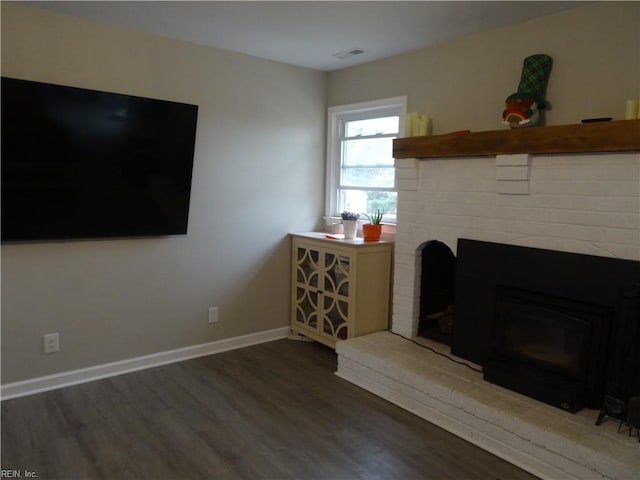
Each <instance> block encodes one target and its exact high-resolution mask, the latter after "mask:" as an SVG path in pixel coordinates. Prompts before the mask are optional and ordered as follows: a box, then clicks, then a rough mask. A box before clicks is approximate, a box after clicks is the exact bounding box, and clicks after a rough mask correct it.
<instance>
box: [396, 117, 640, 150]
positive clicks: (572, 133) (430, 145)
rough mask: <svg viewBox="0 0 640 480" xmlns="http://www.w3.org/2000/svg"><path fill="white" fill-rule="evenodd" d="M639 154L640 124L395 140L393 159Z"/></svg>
mask: <svg viewBox="0 0 640 480" xmlns="http://www.w3.org/2000/svg"><path fill="white" fill-rule="evenodd" d="M634 150H638V151H640V120H618V121H615V122H597V123H579V124H575V125H556V126H549V127H528V128H516V129H505V130H492V131H487V132H472V133H468V134H454V133H452V134H447V135H434V136H428V137H410V138H397V139H395V140H394V141H393V157H394V158H442V157H471V156H473V157H482V156H495V155H504V154H513V153H532V154H545V153H586V152H624V151H634Z"/></svg>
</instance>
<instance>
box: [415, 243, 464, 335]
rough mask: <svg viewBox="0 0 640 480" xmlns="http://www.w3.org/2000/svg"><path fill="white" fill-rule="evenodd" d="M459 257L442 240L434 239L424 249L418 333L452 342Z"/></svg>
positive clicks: (422, 254) (422, 253)
mask: <svg viewBox="0 0 640 480" xmlns="http://www.w3.org/2000/svg"><path fill="white" fill-rule="evenodd" d="M455 282H456V257H455V255H454V254H453V252H452V251H451V249H450V248H449V247H448V246H447V245H446V244H445V243H443V242H440V241H438V240H431V241H429V242H427V243H425V244H424V246H423V247H422V250H421V271H420V317H419V323H418V335H420V336H422V337H426V338H430V339H431V340H435V341H437V342H440V343H444V344H446V345H451V332H452V328H453V299H454V295H455Z"/></svg>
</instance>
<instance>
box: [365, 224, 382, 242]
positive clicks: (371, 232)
mask: <svg viewBox="0 0 640 480" xmlns="http://www.w3.org/2000/svg"><path fill="white" fill-rule="evenodd" d="M381 233H382V225H380V224H378V225H372V224H370V223H364V224H363V225H362V237H363V238H364V241H365V242H377V241H378V240H380V234H381Z"/></svg>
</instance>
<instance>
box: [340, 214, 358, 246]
mask: <svg viewBox="0 0 640 480" xmlns="http://www.w3.org/2000/svg"><path fill="white" fill-rule="evenodd" d="M340 215H341V216H342V226H343V229H344V238H346V239H350V238H356V231H357V230H358V219H359V218H360V214H359V213H354V212H347V211H344V212H342V213H341V214H340Z"/></svg>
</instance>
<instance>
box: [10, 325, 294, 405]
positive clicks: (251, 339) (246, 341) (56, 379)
mask: <svg viewBox="0 0 640 480" xmlns="http://www.w3.org/2000/svg"><path fill="white" fill-rule="evenodd" d="M289 333H290V330H289V327H280V328H275V329H273V330H265V331H262V332H257V333H250V334H248V335H241V336H239V337H233V338H227V339H224V340H217V341H215V342H209V343H202V344H200V345H193V346H190V347H184V348H178V349H176V350H168V351H166V352H159V353H154V354H151V355H145V356H142V357H135V358H129V359H127V360H120V361H117V362H112V363H105V364H102V365H96V366H93V367H88V368H82V369H79V370H71V371H69V372H62V373H56V374H54V375H47V376H44V377H37V378H32V379H29V380H23V381H20V382H14V383H7V384H5V385H0V399H1V400H9V399H10V398H17V397H23V396H26V395H33V394H34V393H40V392H46V391H48V390H55V389H57V388H63V387H68V386H71V385H77V384H79V383H86V382H91V381H93V380H99V379H101V378H107V377H113V376H116V375H122V374H123V373H129V372H135V371H137V370H144V369H146V368H151V367H157V366H160V365H166V364H168V363H175V362H181V361H183V360H188V359H190V358H196V357H203V356H205V355H211V354H214V353H221V352H226V351H228V350H235V349H238V348H243V347H249V346H251V345H257V344H259V343H265V342H271V341H273V340H280V339H282V338H287V337H288V336H289Z"/></svg>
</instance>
